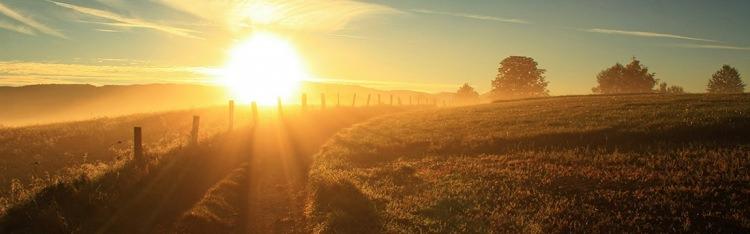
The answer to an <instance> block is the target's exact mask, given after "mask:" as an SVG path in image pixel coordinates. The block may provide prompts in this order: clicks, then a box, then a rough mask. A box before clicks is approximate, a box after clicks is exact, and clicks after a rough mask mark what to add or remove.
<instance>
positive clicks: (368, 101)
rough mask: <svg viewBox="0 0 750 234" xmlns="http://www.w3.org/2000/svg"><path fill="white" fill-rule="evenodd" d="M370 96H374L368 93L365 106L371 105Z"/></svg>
mask: <svg viewBox="0 0 750 234" xmlns="http://www.w3.org/2000/svg"><path fill="white" fill-rule="evenodd" d="M370 96H372V94H367V105H365V106H370Z"/></svg>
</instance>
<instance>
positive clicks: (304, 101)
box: [302, 93, 307, 111]
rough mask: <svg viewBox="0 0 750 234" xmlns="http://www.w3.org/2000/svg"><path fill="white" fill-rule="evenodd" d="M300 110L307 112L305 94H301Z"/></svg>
mask: <svg viewBox="0 0 750 234" xmlns="http://www.w3.org/2000/svg"><path fill="white" fill-rule="evenodd" d="M302 110H303V111H305V110H307V94H306V93H303V94H302Z"/></svg>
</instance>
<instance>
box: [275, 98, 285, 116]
mask: <svg viewBox="0 0 750 234" xmlns="http://www.w3.org/2000/svg"><path fill="white" fill-rule="evenodd" d="M276 105H277V107H278V110H279V115H283V114H284V109H283V107H282V106H281V97H277V98H276Z"/></svg>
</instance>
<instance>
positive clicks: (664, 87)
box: [658, 82, 667, 93]
mask: <svg viewBox="0 0 750 234" xmlns="http://www.w3.org/2000/svg"><path fill="white" fill-rule="evenodd" d="M658 92H659V93H667V83H666V82H661V84H659V90H658Z"/></svg>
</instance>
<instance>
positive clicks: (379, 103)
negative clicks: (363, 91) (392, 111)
mask: <svg viewBox="0 0 750 234" xmlns="http://www.w3.org/2000/svg"><path fill="white" fill-rule="evenodd" d="M381 104H383V103H382V102H380V94H378V105H381Z"/></svg>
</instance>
